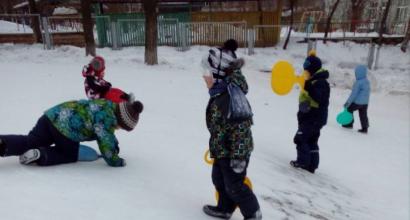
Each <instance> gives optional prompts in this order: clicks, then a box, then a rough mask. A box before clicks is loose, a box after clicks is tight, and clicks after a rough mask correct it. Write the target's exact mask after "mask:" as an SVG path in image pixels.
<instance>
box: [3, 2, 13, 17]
mask: <svg viewBox="0 0 410 220" xmlns="http://www.w3.org/2000/svg"><path fill="white" fill-rule="evenodd" d="M11 4H12V3H11V1H1V2H0V13H5V14H8V13H11Z"/></svg>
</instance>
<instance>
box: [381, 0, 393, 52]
mask: <svg viewBox="0 0 410 220" xmlns="http://www.w3.org/2000/svg"><path fill="white" fill-rule="evenodd" d="M390 4H391V0H388V1H387V4H386V9H385V10H384V12H383V17H382V20H381V21H380V29H379V46H380V45H382V40H383V33H384V32H385V31H386V20H387V15H388V14H389V10H390Z"/></svg>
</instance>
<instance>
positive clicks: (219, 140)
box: [206, 70, 253, 159]
mask: <svg viewBox="0 0 410 220" xmlns="http://www.w3.org/2000/svg"><path fill="white" fill-rule="evenodd" d="M224 80H225V82H226V83H227V84H229V83H230V82H233V83H235V84H236V85H238V86H239V87H240V88H241V89H242V91H243V92H244V93H245V94H246V93H247V92H248V84H247V83H246V80H245V77H244V76H243V75H242V73H241V71H240V70H236V71H235V72H234V73H233V74H231V75H228V76H227V77H226V78H225V79H224ZM228 109H229V94H228V92H227V91H226V90H225V91H223V92H221V93H218V94H215V95H214V96H211V98H210V100H209V103H208V106H207V110H206V124H207V127H208V130H209V132H210V134H211V138H210V140H209V150H210V153H211V157H212V158H217V159H222V158H229V159H249V157H250V154H251V152H252V150H253V139H252V132H251V126H252V119H251V118H249V119H243V120H239V121H238V120H236V121H232V120H228V118H227V115H228Z"/></svg>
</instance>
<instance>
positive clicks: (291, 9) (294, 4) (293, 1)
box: [283, 0, 297, 50]
mask: <svg viewBox="0 0 410 220" xmlns="http://www.w3.org/2000/svg"><path fill="white" fill-rule="evenodd" d="M289 1H290V27H289V32H288V35H287V36H286V41H285V44H284V45H283V49H284V50H286V48H287V47H288V43H289V39H290V34H291V33H292V30H293V10H294V8H295V6H296V4H297V0H289Z"/></svg>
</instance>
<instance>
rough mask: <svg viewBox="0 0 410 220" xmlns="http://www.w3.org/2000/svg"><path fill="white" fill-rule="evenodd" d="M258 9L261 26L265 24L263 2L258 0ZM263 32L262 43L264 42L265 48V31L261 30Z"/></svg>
mask: <svg viewBox="0 0 410 220" xmlns="http://www.w3.org/2000/svg"><path fill="white" fill-rule="evenodd" d="M257 7H258V12H259V25H262V24H263V11H262V3H261V0H258V2H257ZM261 32H262V42H263V46H265V43H266V42H265V29H264V28H261Z"/></svg>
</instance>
